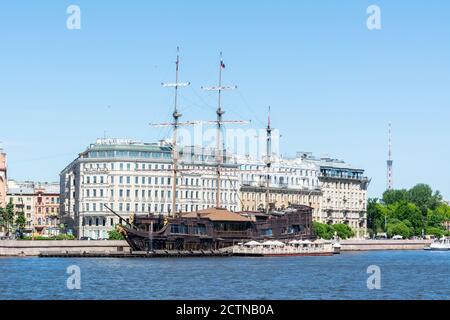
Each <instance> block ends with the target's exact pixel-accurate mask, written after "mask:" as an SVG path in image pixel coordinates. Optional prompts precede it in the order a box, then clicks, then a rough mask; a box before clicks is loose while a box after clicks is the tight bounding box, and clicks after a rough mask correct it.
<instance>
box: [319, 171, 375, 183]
mask: <svg viewBox="0 0 450 320" xmlns="http://www.w3.org/2000/svg"><path fill="white" fill-rule="evenodd" d="M319 179H322V180H327V179H329V180H351V181H358V182H368V181H369V178H368V177H364V176H360V175H353V176H350V175H339V174H325V173H319Z"/></svg>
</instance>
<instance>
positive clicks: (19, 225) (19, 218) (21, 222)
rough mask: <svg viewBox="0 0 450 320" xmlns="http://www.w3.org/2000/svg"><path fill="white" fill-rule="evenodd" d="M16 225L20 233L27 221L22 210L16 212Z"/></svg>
mask: <svg viewBox="0 0 450 320" xmlns="http://www.w3.org/2000/svg"><path fill="white" fill-rule="evenodd" d="M15 222H16V226H17V228H18V229H19V232H20V234H22V232H23V229H25V225H26V223H27V220H26V219H25V214H24V213H23V211H21V212H19V213H18V214H17V218H16V221H15Z"/></svg>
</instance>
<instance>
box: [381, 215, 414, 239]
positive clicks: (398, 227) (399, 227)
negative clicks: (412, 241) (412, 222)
mask: <svg viewBox="0 0 450 320" xmlns="http://www.w3.org/2000/svg"><path fill="white" fill-rule="evenodd" d="M387 234H388V236H389V237H393V236H396V235H399V236H402V237H403V238H409V237H411V236H412V230H411V228H410V227H408V225H407V224H406V223H405V222H404V221H399V220H398V219H392V221H391V222H389V223H388V225H387Z"/></svg>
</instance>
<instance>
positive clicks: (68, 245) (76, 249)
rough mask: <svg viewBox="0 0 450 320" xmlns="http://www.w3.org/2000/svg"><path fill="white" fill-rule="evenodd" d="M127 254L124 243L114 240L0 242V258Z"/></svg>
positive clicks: (127, 248) (125, 243)
mask: <svg viewBox="0 0 450 320" xmlns="http://www.w3.org/2000/svg"><path fill="white" fill-rule="evenodd" d="M124 251H126V252H129V251H130V247H129V246H128V244H127V242H126V241H115V240H111V241H110V240H34V241H32V240H0V256H38V255H39V254H40V253H43V252H67V253H83V252H87V253H117V252H124Z"/></svg>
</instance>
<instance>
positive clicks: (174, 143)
mask: <svg viewBox="0 0 450 320" xmlns="http://www.w3.org/2000/svg"><path fill="white" fill-rule="evenodd" d="M179 52H180V49H179V48H178V47H177V61H176V62H175V64H176V68H175V82H174V83H162V86H163V87H169V88H174V108H173V113H172V118H173V122H171V123H159V124H150V125H152V126H155V127H165V126H170V127H172V128H173V133H172V208H171V209H172V210H171V213H172V217H175V214H176V204H177V173H178V149H177V139H178V135H177V131H178V128H179V127H180V126H188V125H194V124H196V122H180V121H179V119H180V118H181V116H182V114H181V113H179V112H178V89H179V88H181V87H187V86H189V85H190V83H189V82H179V76H178V75H179V67H180V55H179Z"/></svg>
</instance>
